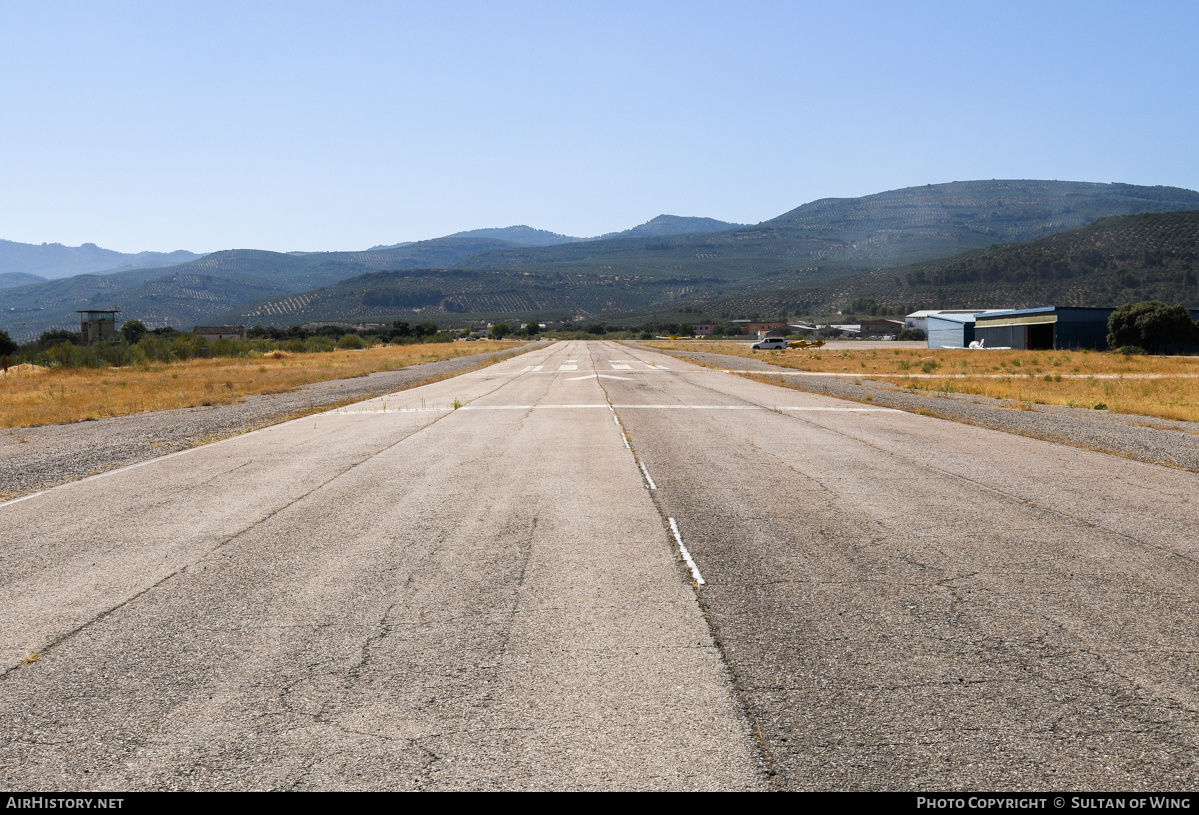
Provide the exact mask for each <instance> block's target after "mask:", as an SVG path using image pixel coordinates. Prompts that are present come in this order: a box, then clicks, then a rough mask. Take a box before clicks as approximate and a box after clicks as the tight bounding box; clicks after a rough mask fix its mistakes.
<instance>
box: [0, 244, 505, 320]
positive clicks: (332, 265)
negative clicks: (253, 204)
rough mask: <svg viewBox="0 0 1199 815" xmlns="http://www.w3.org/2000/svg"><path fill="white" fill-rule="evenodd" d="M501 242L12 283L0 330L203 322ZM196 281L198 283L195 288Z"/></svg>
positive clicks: (214, 262)
mask: <svg viewBox="0 0 1199 815" xmlns="http://www.w3.org/2000/svg"><path fill="white" fill-rule="evenodd" d="M510 246H513V244H511V243H509V242H507V241H498V240H493V239H487V238H439V239H437V240H433V241H421V242H418V243H413V244H408V245H405V246H402V247H398V248H394V249H384V250H378V251H366V252H319V253H287V254H285V253H282V252H266V251H262V250H256V249H230V250H225V251H221V252H213V253H212V254H210V255H205V256H204V257H201V258H199V259H198V260H194V261H191V262H190V263H186V264H181V265H179V266H175V267H172V268H166V269H161V268H160V269H136V270H130V271H125V272H116V273H112V274H102V275H91V274H87V275H76V276H74V277H67V278H62V279H58V280H49V281H43V282H40V283H33V284H29V285H23V286H16V287H12V288H7V289H5V290H4V295H3V298H2V299H0V329H6V330H8V331H9V333H10V334H11V335H12V337H13V338H14V339H17V340H19V341H25V340H28V339H31V338H33V337H36V336H37V335H39V334H40V333H41V332H43V331H46V330H48V329H56V328H71V327H73V326H75V325H77V324H78V321H77V316H76V314H75V310H76V309H85V308H119V309H121V311H122V316H123V317H124V318H125V319H140V320H141V321H142V322H144V323H145V324H146V325H147V326H149V327H151V328H154V327H157V326H160V325H178V326H185V327H186V322H187V321H198V322H205V321H208V320H210V319H211V318H212V317H213V316H214V315H216V314H218V313H220V312H224V311H227V310H229V309H231V308H234V307H236V306H237V305H239V304H241V303H245V302H248V301H255V300H260V299H263V298H269V297H273V296H282V295H287V294H290V293H293V292H300V291H307V290H311V289H318V288H322V287H324V286H328V285H331V284H333V283H336V282H337V281H339V280H344V279H346V278H349V277H354V276H357V275H361V274H363V273H364V272H373V271H376V270H379V269H387V268H395V267H399V266H409V267H436V266H447V265H451V264H453V263H454V262H456V261H458V260H460V259H461V258H463V257H466V256H468V255H470V254H473V253H475V252H478V251H480V250H484V249H491V248H495V247H510ZM197 281H205V283H204V285H202V286H198V285H197Z"/></svg>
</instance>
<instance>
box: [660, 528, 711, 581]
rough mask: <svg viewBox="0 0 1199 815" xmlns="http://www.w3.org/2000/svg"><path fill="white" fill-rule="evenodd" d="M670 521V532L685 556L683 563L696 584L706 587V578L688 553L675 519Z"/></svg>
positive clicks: (680, 551)
mask: <svg viewBox="0 0 1199 815" xmlns="http://www.w3.org/2000/svg"><path fill="white" fill-rule="evenodd" d="M666 520H668V521H670V531H671V533H672V534H673V535H674V540H675V542H676V543H677V544H678V545H679V553H680V554H681V555H682V556H683V562H684V563H686V564H687V568H688V569H690V570H691V576H692V577H694V578H695V582H696V583H698V584H699V585H701V586H702V585H704V583H705V582H707V581H705V580H704V576H703V575H701V574H700V573H699V567H698V566H696V565H695V561H694V560H692V559H691V553H690V552H688V551H687V547H686V546H684V545H683V536H682V535H680V534H679V525H678V524H677V523H675V521H674V518H667V519H666Z"/></svg>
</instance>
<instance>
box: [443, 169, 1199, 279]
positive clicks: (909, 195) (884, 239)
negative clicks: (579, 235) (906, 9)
mask: <svg viewBox="0 0 1199 815" xmlns="http://www.w3.org/2000/svg"><path fill="white" fill-rule="evenodd" d="M1196 208H1199V192H1194V191H1192V190H1184V189H1179V188H1176V187H1140V186H1134V185H1131V184H1094V183H1085V182H1070V181H960V182H953V183H950V184H935V185H928V186H924V187H909V188H907V189H902V190H892V191H889V192H883V193H878V194H876V195H868V196H865V197H862V198H829V199H823V200H820V201H814V202H812V203H810V204H805V205H803V206H801V207H798V208H796V209H794V210H791V211H790V212H787V213H785V214H783V215H780V216H778V217H777V218H773V219H771V220H769V221H763V222H762V223H760V224H757V225H756V226H751V227H744V228H741V229H733V230H729V231H722V232H712V233H706V234H689V235H675V236H660V237H617V238H610V239H605V240H596V241H588V242H581V243H568V244H562V245H558V246H547V247H536V248H534V247H522V248H516V249H498V250H491V251H487V252H481V253H479V254H477V255H473V256H471V257H469V258H467V259H465V260H464V261H462V262H460V263H459V264H458V267H459V268H469V269H484V268H494V269H521V270H525V271H534V270H538V271H560V272H585V273H593V274H621V275H625V274H629V275H640V276H654V275H665V276H670V277H677V276H714V277H724V278H728V279H729V280H733V281H738V282H744V283H750V282H751V281H752V279H753V278H755V277H758V276H760V275H763V274H771V273H773V274H774V275H775V280H774V281H773V284H774V285H776V286H778V285H786V284H787V283H791V284H796V283H799V282H801V281H802V282H806V281H809V280H810V281H812V282H818V281H819V280H822V279H828V278H832V277H838V276H842V275H846V274H853V273H855V272H859V271H865V270H867V269H870V268H878V267H887V266H900V265H904V264H907V263H914V262H919V261H924V260H931V259H935V258H940V257H948V256H950V255H954V254H957V253H959V252H962V251H965V250H968V249H976V248H982V247H984V246H989V245H991V244H995V243H1005V242H1012V241H1022V240H1032V239H1036V238H1040V237H1043V236H1045V235H1049V234H1052V233H1054V232H1060V231H1063V230H1066V229H1072V228H1076V227H1079V226H1083V225H1085V224H1088V223H1091V222H1093V221H1095V220H1097V219H1099V218H1103V217H1106V216H1110V215H1124V214H1133V213H1140V212H1167V211H1173V210H1185V209H1196ZM751 285H752V284H751ZM755 288H757V286H755Z"/></svg>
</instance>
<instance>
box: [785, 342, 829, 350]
mask: <svg viewBox="0 0 1199 815" xmlns="http://www.w3.org/2000/svg"><path fill="white" fill-rule="evenodd" d="M787 347H788V348H798V349H799V350H801V351H802V350H803V349H804V348H823V347H824V340H795V341H793V342H789V343H787Z"/></svg>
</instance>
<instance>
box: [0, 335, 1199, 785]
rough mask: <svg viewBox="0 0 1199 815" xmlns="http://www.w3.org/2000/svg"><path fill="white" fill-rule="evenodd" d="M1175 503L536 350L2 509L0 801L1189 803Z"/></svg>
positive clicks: (919, 421) (1160, 489) (864, 416)
mask: <svg viewBox="0 0 1199 815" xmlns="http://www.w3.org/2000/svg"><path fill="white" fill-rule="evenodd" d="M1196 485H1197V477H1196V476H1195V475H1194V474H1191V473H1187V472H1183V471H1179V470H1171V469H1168V468H1163V467H1157V466H1154V465H1148V464H1143V463H1139V462H1134V461H1128V460H1124V459H1120V458H1115V457H1112V456H1107V455H1103V454H1100V453H1093V452H1090V451H1085V450H1079V449H1075V448H1070V447H1063V446H1060V445H1054V444H1050V443H1047V442H1040V441H1037V440H1034V439H1029V438H1024V437H1019V436H1013V435H1008V434H1004V433H1000V432H997V431H991V430H984V429H980V428H975V427H970V426H966V425H961V424H955V423H951V422H946V421H942V420H938V419H932V418H929V417H924V416H918V415H913V414H910V413H904V412H900V411H894V410H889V409H886V408H875V407H871V406H868V405H863V404H861V403H853V402H844V401H839V400H836V399H832V398H828V397H823V396H817V395H813V394H809V393H803V392H799V391H795V390H791V389H786V388H780V387H776V386H772V385H766V384H762V383H758V382H754V381H750V380H747V379H745V378H742V377H737V376H735V375H732V374H729V373H725V372H720V371H714V370H711V369H706V368H701V367H698V366H694V365H691V364H689V363H687V362H683V361H680V360H677V359H674V358H671V357H668V356H665V355H662V354H658V353H654V352H649V351H646V350H643V349H639V348H633V347H628V346H623V345H620V344H617V343H612V342H560V343H554V344H553V345H551V346H548V347H545V348H541V349H537V350H534V351H531V352H529V353H527V354H524V355H522V356H519V357H517V358H514V359H511V360H508V361H506V362H503V363H500V364H497V365H494V366H492V367H489V368H485V369H482V370H479V371H476V372H474V373H470V374H465V375H462V376H458V377H454V378H452V379H447V380H444V381H442V382H437V383H435V384H431V385H426V386H423V387H419V388H414V389H411V390H407V391H402V392H399V393H395V394H391V395H388V396H385V397H381V398H379V399H373V400H370V401H367V402H362V403H359V404H356V405H350V406H347V407H344V408H340V409H338V410H335V411H330V412H328V413H323V414H318V415H315V416H311V417H307V418H304V419H299V420H296V421H293V422H289V423H286V424H282V425H277V426H274V427H270V428H267V429H264V430H261V431H257V432H254V433H250V434H246V435H243V436H238V437H235V438H233V439H229V440H226V441H223V442H219V443H216V444H211V445H207V446H204V447H199V448H195V449H194V450H190V451H187V452H184V453H179V454H175V455H172V456H169V457H164V458H162V459H156V460H153V461H150V462H146V463H144V464H140V465H137V466H134V467H129V468H125V469H122V470H115V471H112V472H109V473H105V474H103V475H101V476H97V477H94V478H90V479H85V480H83V481H79V482H74V483H70V484H66V485H64V486H62V487H57V488H54V489H51V490H47V491H45V492H42V493H38V494H35V495H32V496H27V497H25V498H21V499H17V500H16V501H11V502H8V503H6V504H0V529H2V530H3V531H2V532H0V623H2V625H3V628H2V632H0V670H2V671H3V676H2V678H0V710H3V711H4V713H3V715H2V717H0V781H2V782H3V783H4V784H5V786H6V788H9V789H29V788H39V789H45V790H53V789H64V790H66V789H74V790H106V789H775V788H785V789H949V788H956V789H967V788H994V789H1020V788H1027V789H1043V788H1055V789H1057V788H1065V787H1086V788H1119V789H1124V788H1141V787H1146V788H1155V789H1161V788H1163V787H1169V788H1180V787H1189V786H1191V785H1193V784H1194V783H1195V781H1196V771H1195V770H1194V768H1193V762H1192V760H1191V756H1192V754H1193V752H1194V749H1195V747H1196V741H1197V738H1196V737H1197V736H1199V726H1197V722H1196V709H1197V708H1196V703H1197V700H1196V693H1195V677H1196V667H1197V666H1196V656H1195V648H1194V638H1195V619H1196V618H1195V613H1194V612H1195V599H1196V595H1197V590H1196V585H1197V580H1196V578H1199V570H1197V569H1196V561H1195V556H1196V553H1195V547H1196V544H1195V541H1196V540H1199V518H1197V516H1196V513H1195V510H1194V508H1193V503H1192V499H1191V496H1193V495H1195V494H1196V489H1195V487H1196Z"/></svg>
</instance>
